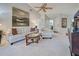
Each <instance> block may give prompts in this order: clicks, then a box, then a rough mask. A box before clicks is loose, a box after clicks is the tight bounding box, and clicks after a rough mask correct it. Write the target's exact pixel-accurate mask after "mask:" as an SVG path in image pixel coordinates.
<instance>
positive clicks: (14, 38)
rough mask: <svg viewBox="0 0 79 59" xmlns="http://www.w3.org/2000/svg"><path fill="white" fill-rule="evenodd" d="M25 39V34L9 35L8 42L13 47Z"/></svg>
mask: <svg viewBox="0 0 79 59" xmlns="http://www.w3.org/2000/svg"><path fill="white" fill-rule="evenodd" d="M24 39H25V35H24V34H17V35H8V41H9V42H10V44H11V45H13V44H14V43H17V42H20V41H22V40H24Z"/></svg>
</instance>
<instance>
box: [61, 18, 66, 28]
mask: <svg viewBox="0 0 79 59" xmlns="http://www.w3.org/2000/svg"><path fill="white" fill-rule="evenodd" d="M66 27H67V18H62V28H66Z"/></svg>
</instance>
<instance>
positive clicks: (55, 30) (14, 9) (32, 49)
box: [0, 3, 79, 56]
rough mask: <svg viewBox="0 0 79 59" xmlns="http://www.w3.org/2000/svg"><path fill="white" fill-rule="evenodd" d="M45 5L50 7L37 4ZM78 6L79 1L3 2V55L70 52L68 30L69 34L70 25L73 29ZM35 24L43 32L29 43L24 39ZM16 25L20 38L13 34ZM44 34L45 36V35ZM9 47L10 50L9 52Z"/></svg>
mask: <svg viewBox="0 0 79 59" xmlns="http://www.w3.org/2000/svg"><path fill="white" fill-rule="evenodd" d="M44 5H46V7H51V8H49V9H46V10H42V9H40V8H36V7H40V6H43V7H44ZM78 6H79V4H75V3H71V4H70V3H67V4H65V3H63V4H59V3H58V4H57V3H45V4H43V3H33V4H32V3H2V4H0V11H1V12H0V31H2V32H3V34H2V36H3V37H2V39H1V44H0V52H2V53H0V55H49V56H54V55H66V56H67V55H69V56H70V50H69V45H70V44H69V39H68V36H67V35H66V34H68V29H70V31H72V29H73V27H72V22H73V19H74V15H75V13H76V12H77V11H78ZM44 8H45V7H44ZM18 14H19V15H18ZM14 16H17V19H16V20H17V22H15V21H14V19H15V18H16V17H14ZM22 18H23V22H21V21H19V20H22ZM25 19H27V20H25ZM50 20H53V22H52V21H51V22H52V23H53V24H52V26H51V25H50V23H51V22H50ZM62 20H64V21H62ZM63 22H64V23H63ZM35 26H37V28H38V29H39V32H40V33H42V37H41V36H40V37H41V38H40V40H39V42H38V44H36V43H32V44H29V45H28V44H27V45H26V40H22V39H24V37H25V36H26V35H27V34H29V33H30V29H31V28H34V27H35ZM51 27H52V28H51ZM15 28H16V30H17V34H20V35H19V36H20V37H19V38H18V39H15V38H13V36H11V35H12V29H15ZM16 30H15V31H16ZM42 31H44V32H42ZM10 36H11V37H10ZM43 36H46V38H44V37H43ZM16 37H18V36H16ZM18 40H19V41H18ZM15 41H16V42H15ZM51 45H52V46H51ZM11 50H12V51H11ZM8 51H11V52H10V53H8ZM39 51H40V52H39ZM24 52H26V53H24Z"/></svg>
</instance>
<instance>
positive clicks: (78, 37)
mask: <svg viewBox="0 0 79 59" xmlns="http://www.w3.org/2000/svg"><path fill="white" fill-rule="evenodd" d="M73 54H74V55H79V32H74V33H72V34H71V55H73Z"/></svg>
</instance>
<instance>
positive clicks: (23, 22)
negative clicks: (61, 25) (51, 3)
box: [12, 7, 29, 27]
mask: <svg viewBox="0 0 79 59" xmlns="http://www.w3.org/2000/svg"><path fill="white" fill-rule="evenodd" d="M12 26H13V27H23V26H29V13H28V12H26V11H24V10H21V9H18V8H15V7H13V8H12Z"/></svg>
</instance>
